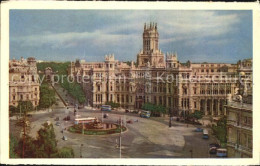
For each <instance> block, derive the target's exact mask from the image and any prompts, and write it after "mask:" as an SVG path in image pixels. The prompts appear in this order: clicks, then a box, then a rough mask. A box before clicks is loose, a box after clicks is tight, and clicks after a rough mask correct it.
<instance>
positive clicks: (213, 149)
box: [209, 147, 217, 154]
mask: <svg viewBox="0 0 260 166" xmlns="http://www.w3.org/2000/svg"><path fill="white" fill-rule="evenodd" d="M216 153H217V148H216V147H211V148H210V149H209V154H216Z"/></svg>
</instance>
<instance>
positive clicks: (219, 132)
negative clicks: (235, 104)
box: [212, 117, 227, 144]
mask: <svg viewBox="0 0 260 166" xmlns="http://www.w3.org/2000/svg"><path fill="white" fill-rule="evenodd" d="M226 127H227V118H226V117H222V118H221V119H219V120H218V122H217V126H215V125H213V126H212V130H213V133H214V134H215V135H216V137H217V138H218V140H219V141H220V142H221V143H223V144H225V143H227V128H226Z"/></svg>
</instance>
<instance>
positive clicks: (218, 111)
mask: <svg viewBox="0 0 260 166" xmlns="http://www.w3.org/2000/svg"><path fill="white" fill-rule="evenodd" d="M219 102H220V101H219V99H218V101H217V113H218V115H220V110H219Z"/></svg>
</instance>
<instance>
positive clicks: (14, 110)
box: [9, 105, 19, 114]
mask: <svg viewBox="0 0 260 166" xmlns="http://www.w3.org/2000/svg"><path fill="white" fill-rule="evenodd" d="M15 112H19V109H18V108H16V107H15V106H12V105H11V106H9V113H10V114H11V113H15Z"/></svg>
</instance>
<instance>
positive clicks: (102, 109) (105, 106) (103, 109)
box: [101, 105, 111, 111]
mask: <svg viewBox="0 0 260 166" xmlns="http://www.w3.org/2000/svg"><path fill="white" fill-rule="evenodd" d="M101 111H111V106H110V105H102V106H101Z"/></svg>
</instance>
